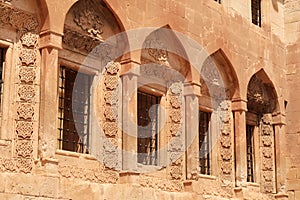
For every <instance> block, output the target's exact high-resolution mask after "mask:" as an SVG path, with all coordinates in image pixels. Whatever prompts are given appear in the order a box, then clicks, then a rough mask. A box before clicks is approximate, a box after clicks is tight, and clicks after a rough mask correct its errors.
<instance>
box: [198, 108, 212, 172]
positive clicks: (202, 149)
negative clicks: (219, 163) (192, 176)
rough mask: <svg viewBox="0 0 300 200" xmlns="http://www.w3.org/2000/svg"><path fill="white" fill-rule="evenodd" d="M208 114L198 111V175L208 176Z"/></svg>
mask: <svg viewBox="0 0 300 200" xmlns="http://www.w3.org/2000/svg"><path fill="white" fill-rule="evenodd" d="M209 121H210V113H206V112H202V111H199V164H200V173H201V174H207V175H210V133H209Z"/></svg>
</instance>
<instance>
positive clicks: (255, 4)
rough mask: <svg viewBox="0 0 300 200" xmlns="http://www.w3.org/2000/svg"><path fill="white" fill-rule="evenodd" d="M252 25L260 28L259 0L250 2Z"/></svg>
mask: <svg viewBox="0 0 300 200" xmlns="http://www.w3.org/2000/svg"><path fill="white" fill-rule="evenodd" d="M251 13H252V23H253V24H255V25H257V26H261V0H251Z"/></svg>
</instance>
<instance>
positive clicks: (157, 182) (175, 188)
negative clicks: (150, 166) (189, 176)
mask: <svg viewBox="0 0 300 200" xmlns="http://www.w3.org/2000/svg"><path fill="white" fill-rule="evenodd" d="M138 182H139V183H140V186H142V187H147V188H153V189H155V190H162V191H168V192H181V191H183V184H182V181H180V180H172V181H170V180H166V179H162V178H159V177H152V176H145V175H140V177H139V181H138Z"/></svg>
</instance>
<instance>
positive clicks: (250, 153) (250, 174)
mask: <svg viewBox="0 0 300 200" xmlns="http://www.w3.org/2000/svg"><path fill="white" fill-rule="evenodd" d="M253 132H254V126H250V125H247V126H246V140H247V181H248V182H254V145H253V144H254V140H253Z"/></svg>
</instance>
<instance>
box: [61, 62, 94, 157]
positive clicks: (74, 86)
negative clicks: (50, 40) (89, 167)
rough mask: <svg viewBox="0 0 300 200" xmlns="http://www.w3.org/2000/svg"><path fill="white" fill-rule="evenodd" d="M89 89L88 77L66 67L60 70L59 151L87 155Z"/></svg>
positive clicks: (89, 80)
mask: <svg viewBox="0 0 300 200" xmlns="http://www.w3.org/2000/svg"><path fill="white" fill-rule="evenodd" d="M75 80H76V82H75ZM90 87H91V76H90V75H87V74H83V73H80V72H77V71H74V70H72V69H69V68H66V67H61V68H60V75H59V128H58V130H59V137H58V143H59V148H60V149H63V150H68V151H74V152H78V153H89V151H88V149H89V118H90V115H89V113H90Z"/></svg>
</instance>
